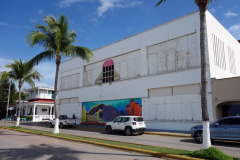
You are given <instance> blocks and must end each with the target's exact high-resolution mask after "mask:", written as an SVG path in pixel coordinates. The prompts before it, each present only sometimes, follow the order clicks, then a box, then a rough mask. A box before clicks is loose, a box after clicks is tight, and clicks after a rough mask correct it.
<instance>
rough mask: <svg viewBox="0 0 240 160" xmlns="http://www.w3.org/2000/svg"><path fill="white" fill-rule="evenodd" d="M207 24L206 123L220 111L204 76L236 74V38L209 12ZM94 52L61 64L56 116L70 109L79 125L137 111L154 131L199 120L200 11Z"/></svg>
mask: <svg viewBox="0 0 240 160" xmlns="http://www.w3.org/2000/svg"><path fill="white" fill-rule="evenodd" d="M206 22H207V55H208V113H209V117H210V121H211V122H213V121H215V120H217V118H221V115H222V114H221V110H220V109H219V108H218V107H217V106H214V104H215V102H214V103H213V99H212V97H213V93H212V84H211V80H212V79H222V78H229V77H236V76H239V75H240V44H239V42H238V41H237V40H236V39H235V38H234V37H233V36H232V35H231V34H230V33H229V32H228V31H227V30H226V29H225V28H224V27H223V26H222V25H221V24H220V23H219V22H218V21H217V20H216V19H215V18H214V17H213V16H212V15H211V14H210V13H209V12H208V11H207V12H206ZM93 54H94V60H93V61H92V62H91V63H87V62H85V61H82V60H81V59H80V58H73V59H70V60H67V61H65V62H62V63H61V65H60V72H59V83H58V84H59V86H58V89H59V92H58V105H59V112H60V114H66V115H68V116H72V115H73V114H75V115H76V117H77V118H80V119H81V123H106V122H108V121H111V120H113V119H114V118H115V117H116V116H119V115H137V116H141V115H142V116H143V117H144V119H145V121H146V125H147V128H148V129H161V130H178V131H189V129H190V127H192V126H194V125H196V124H200V123H201V121H202V114H201V113H202V111H201V95H200V93H201V63H200V57H201V56H200V18H199V11H196V12H193V13H190V14H188V15H185V16H183V17H180V18H177V19H174V20H172V21H169V22H167V23H164V24H161V25H159V26H156V27H154V28H151V29H148V30H146V31H143V32H141V33H138V34H136V35H133V36H130V37H127V38H125V39H122V40H119V41H117V42H114V43H111V44H109V45H106V46H103V47H101V48H98V49H96V50H94V51H93ZM215 87H216V86H215ZM219 87H221V86H219ZM239 97H240V96H239ZM236 101H237V102H239V104H240V99H239V101H238V100H236ZM216 115H218V116H220V117H216ZM79 123H80V122H79Z"/></svg>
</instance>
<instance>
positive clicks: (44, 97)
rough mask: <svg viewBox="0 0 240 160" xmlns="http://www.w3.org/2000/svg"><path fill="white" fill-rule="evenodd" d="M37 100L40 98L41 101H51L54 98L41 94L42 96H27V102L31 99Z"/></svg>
mask: <svg viewBox="0 0 240 160" xmlns="http://www.w3.org/2000/svg"><path fill="white" fill-rule="evenodd" d="M39 98H42V99H53V98H54V94H53V95H52V94H50V95H48V94H43V95H33V96H28V97H27V100H31V99H39Z"/></svg>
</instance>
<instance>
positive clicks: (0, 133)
mask: <svg viewBox="0 0 240 160" xmlns="http://www.w3.org/2000/svg"><path fill="white" fill-rule="evenodd" d="M0 135H7V136H9V135H13V136H28V135H19V134H6V131H4V130H3V131H0Z"/></svg>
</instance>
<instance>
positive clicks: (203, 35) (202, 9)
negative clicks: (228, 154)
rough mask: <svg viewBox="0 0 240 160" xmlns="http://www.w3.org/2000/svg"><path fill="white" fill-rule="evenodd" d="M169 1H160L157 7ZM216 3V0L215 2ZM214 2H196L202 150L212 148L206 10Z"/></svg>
mask: <svg viewBox="0 0 240 160" xmlns="http://www.w3.org/2000/svg"><path fill="white" fill-rule="evenodd" d="M166 1H167V0H160V1H159V2H158V3H157V4H156V7H157V6H159V5H160V4H161V3H162V2H166ZM215 1H216V0H215ZM211 2H212V0H194V3H195V4H196V5H197V6H198V7H199V11H200V49H201V84H202V92H201V103H202V119H203V133H202V136H203V143H202V149H206V148H209V147H211V141H210V131H209V115H208V110H207V55H206V10H207V5H208V4H209V3H211Z"/></svg>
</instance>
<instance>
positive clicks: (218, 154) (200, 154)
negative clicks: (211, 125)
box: [193, 147, 233, 160]
mask: <svg viewBox="0 0 240 160" xmlns="http://www.w3.org/2000/svg"><path fill="white" fill-rule="evenodd" d="M193 157H195V158H201V159H207V160H220V159H221V160H233V158H232V157H230V156H228V155H227V154H224V153H223V152H222V151H220V150H218V149H217V148H215V147H209V148H208V149H201V150H199V151H195V152H193Z"/></svg>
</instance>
